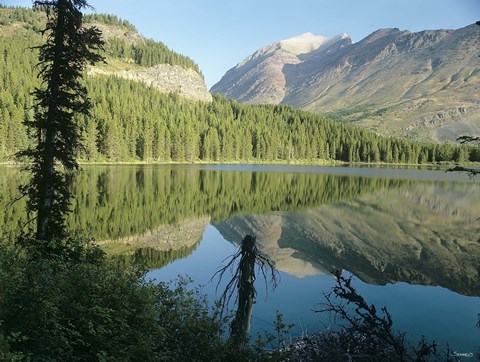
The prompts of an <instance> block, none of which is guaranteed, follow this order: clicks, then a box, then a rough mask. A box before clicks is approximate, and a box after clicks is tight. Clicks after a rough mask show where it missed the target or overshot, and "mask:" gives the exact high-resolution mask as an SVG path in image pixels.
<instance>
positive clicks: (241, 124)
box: [0, 8, 480, 163]
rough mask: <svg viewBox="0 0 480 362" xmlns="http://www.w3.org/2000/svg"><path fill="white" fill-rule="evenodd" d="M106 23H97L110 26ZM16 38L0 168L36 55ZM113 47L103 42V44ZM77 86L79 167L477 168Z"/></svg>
mask: <svg viewBox="0 0 480 362" xmlns="http://www.w3.org/2000/svg"><path fill="white" fill-rule="evenodd" d="M0 10H1V11H2V14H3V12H4V11H7V10H8V11H10V12H12V10H11V9H10V8H8V9H0ZM22 11H23V12H22ZM22 11H17V10H16V13H15V14H17V15H15V16H14V15H11V18H12V19H16V18H18V17H21V16H23V15H22V14H24V12H25V11H26V10H22ZM25 14H27V15H25V16H26V17H27V18H26V20H27V21H30V20H28V19H30V18H31V19H33V20H34V19H35V16H34V15H32V14H35V12H33V11H26V13H25ZM2 16H3V15H2ZM29 17H30V18H29ZM98 19H99V18H97V20H98ZM112 19H113V20H112ZM112 19H111V20H108V18H107V20H105V21H106V22H108V21H111V22H116V21H120V20H118V19H116V18H112ZM33 20H32V22H33ZM122 24H123V23H122ZM127 26H128V24H127ZM20 34H21V36H18V35H15V36H13V35H12V34H10V35H6V36H0V69H1V70H2V72H0V84H1V85H2V87H1V89H0V161H6V160H12V159H14V158H15V153H16V152H18V151H19V150H20V149H23V148H25V146H26V145H27V144H28V142H29V140H28V137H27V135H26V132H25V128H24V126H23V125H22V122H23V120H24V119H27V118H30V119H31V117H32V112H31V106H32V97H31V92H32V90H33V88H34V86H37V85H38V82H39V81H38V79H37V78H36V77H35V76H34V74H35V70H34V68H35V64H36V62H37V60H36V59H37V57H36V54H35V51H34V50H32V49H31V46H32V45H35V44H37V43H38V35H37V34H35V33H33V32H31V31H24V32H23V33H20ZM120 43H121V42H119V44H120ZM155 44H159V43H155ZM117 45H118V44H115V42H112V43H111V44H110V45H109V46H110V49H113V48H115V47H116V46H117ZM123 45H125V44H123ZM123 45H122V44H120V45H119V46H118V48H116V49H117V50H115V56H117V57H122V56H125V55H126V54H124V52H125V51H126V50H125V48H122V46H123ZM161 46H163V44H162V45H161ZM161 46H160V45H158V47H161ZM142 47H144V48H142ZM158 47H157V46H156V45H152V44H145V45H142V46H139V47H138V48H135V49H136V50H135V51H134V52H136V53H137V55H136V56H135V55H134V57H136V60H135V61H137V62H139V63H142V62H143V61H144V60H142V59H144V57H146V59H147V58H148V59H154V58H155V59H156V55H155V54H157V53H156V50H155V49H157V48H158ZM132 49H133V48H132ZM132 49H130V50H128V51H132ZM141 49H150V50H146V51H145V52H143V51H142V50H141ZM167 53H168V52H167ZM170 53H171V52H170ZM170 53H168V54H170ZM172 54H173V53H172ZM173 58H175V57H174V56H173V55H172V59H173ZM145 61H146V62H147V63H148V64H149V62H155V61H156V60H155V61H153V60H145ZM162 61H165V60H162ZM87 86H88V90H89V95H90V97H91V99H92V103H93V105H94V106H93V109H92V115H93V117H91V118H90V119H80V120H79V121H80V124H81V127H82V130H83V135H84V145H85V149H84V150H79V152H81V157H82V158H83V159H84V160H89V161H146V162H169V161H179V162H183V161H187V162H195V161H199V160H203V161H239V162H241V161H249V162H252V161H287V162H290V161H315V160H340V161H351V162H357V161H361V162H391V163H399V162H400V163H425V162H439V161H456V162H463V161H468V160H470V161H479V160H480V150H479V148H478V147H467V146H461V147H456V146H454V145H450V144H422V143H417V142H413V141H407V140H400V139H393V138H386V137H380V136H378V135H376V134H374V133H372V132H369V131H367V130H365V129H362V128H358V127H354V126H350V125H346V124H339V123H336V122H334V121H331V120H328V119H327V118H325V117H323V116H320V115H316V114H310V113H307V112H303V111H299V110H295V109H293V108H291V107H288V106H251V105H241V104H237V103H236V102H234V101H230V100H227V99H225V98H222V97H220V96H216V97H215V98H214V101H213V102H212V103H202V102H193V101H188V100H185V99H183V98H181V97H179V96H178V95H177V94H170V95H168V94H161V93H159V92H158V91H156V90H154V89H152V88H149V87H147V86H146V85H144V84H141V83H135V82H131V81H128V80H124V79H119V78H116V77H113V76H95V77H89V78H88V79H87Z"/></svg>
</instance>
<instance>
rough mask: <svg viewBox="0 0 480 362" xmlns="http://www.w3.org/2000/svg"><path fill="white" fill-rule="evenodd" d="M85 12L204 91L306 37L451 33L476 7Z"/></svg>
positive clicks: (317, 0)
mask: <svg viewBox="0 0 480 362" xmlns="http://www.w3.org/2000/svg"><path fill="white" fill-rule="evenodd" d="M0 3H2V4H4V5H16V6H31V3H32V2H31V1H29V0H0ZM90 4H91V5H92V6H93V7H94V8H95V9H96V11H97V12H102V13H111V14H115V15H117V16H119V17H121V18H124V19H127V20H129V21H130V22H132V23H133V24H134V25H135V26H136V27H137V29H138V30H139V31H140V32H141V33H142V34H143V35H145V36H147V37H149V38H153V39H155V40H160V41H162V42H164V43H165V44H166V45H167V46H168V47H169V48H171V49H173V50H175V51H177V52H180V53H182V54H185V55H188V56H190V57H191V58H192V59H193V60H194V61H195V62H197V63H198V64H199V65H200V68H201V69H202V71H203V73H204V75H205V80H206V82H207V85H208V87H211V86H212V85H213V84H214V83H216V82H217V81H219V80H220V78H221V77H222V75H223V74H224V73H225V72H226V71H227V70H228V69H230V68H231V67H233V66H235V65H236V64H237V63H238V62H240V61H242V60H243V59H244V58H245V57H247V56H248V55H250V54H251V53H253V52H254V51H255V50H257V49H259V48H261V47H263V46H265V45H268V44H271V43H273V42H276V41H279V40H281V39H286V38H290V37H292V36H295V35H299V34H302V33H305V32H312V33H314V34H316V35H326V36H332V35H337V34H340V33H347V34H348V35H350V36H351V37H352V39H353V40H354V41H359V40H361V39H362V38H364V37H365V36H367V35H368V34H370V33H372V32H373V31H375V30H377V29H379V28H385V27H395V28H400V29H407V30H411V31H420V30H424V29H440V28H453V29H456V28H461V27H464V26H467V25H469V24H472V23H474V22H475V21H477V20H480V0H330V1H325V0H290V1H287V0H237V1H230V0H90Z"/></svg>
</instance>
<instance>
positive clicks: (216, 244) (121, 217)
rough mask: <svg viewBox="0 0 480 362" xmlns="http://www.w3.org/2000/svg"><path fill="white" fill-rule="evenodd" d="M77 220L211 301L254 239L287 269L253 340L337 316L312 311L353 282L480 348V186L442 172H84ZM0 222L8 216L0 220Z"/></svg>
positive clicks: (411, 331)
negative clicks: (280, 322) (339, 275)
mask: <svg viewBox="0 0 480 362" xmlns="http://www.w3.org/2000/svg"><path fill="white" fill-rule="evenodd" d="M23 177H24V176H23V175H22V173H21V172H20V171H19V170H18V169H17V168H14V167H1V168H0V188H1V190H2V191H3V192H2V194H1V195H0V208H1V209H2V214H3V215H4V217H3V218H1V217H0V237H2V238H4V239H8V238H14V237H15V235H18V233H19V232H20V229H21V228H22V227H23V225H24V224H25V222H26V220H27V217H26V215H25V213H24V211H23V207H24V205H23V204H22V202H20V203H17V204H15V205H14V206H13V207H7V204H8V202H9V201H10V200H11V199H13V198H14V197H15V193H16V185H18V184H19V183H20V182H21V181H22V179H23ZM72 188H73V190H74V193H75V194H76V199H75V201H74V205H73V208H74V213H73V214H72V216H71V218H70V220H69V224H70V227H71V230H72V231H73V232H79V231H82V230H83V231H84V232H86V233H88V234H89V235H94V236H95V238H97V240H100V241H101V243H102V245H103V246H104V248H105V249H106V250H107V251H108V252H109V253H111V254H119V255H124V256H125V257H141V258H144V259H145V260H146V262H147V264H148V265H149V267H150V268H151V269H152V271H151V272H150V273H149V277H151V278H155V279H157V280H171V279H174V278H176V277H177V276H178V275H185V274H188V275H189V276H190V277H192V278H193V280H194V284H195V285H201V286H202V290H203V292H204V293H206V294H207V295H208V296H209V298H210V299H211V300H214V299H215V285H216V284H215V282H210V278H211V277H212V275H213V274H214V273H215V271H216V270H218V269H219V267H220V266H221V265H222V261H223V260H224V259H225V258H227V257H228V256H229V255H231V254H233V253H234V252H235V249H236V245H238V243H239V242H240V241H241V240H242V238H243V237H244V236H245V235H247V234H250V235H255V236H256V237H257V241H258V243H259V246H260V249H261V250H262V251H263V252H264V253H265V254H266V255H268V256H269V257H270V258H271V259H272V260H273V261H274V263H275V265H276V267H277V268H278V270H279V271H280V274H281V281H280V284H279V286H278V287H277V289H276V290H275V291H271V290H269V291H268V295H266V294H265V286H264V284H263V282H262V281H261V280H260V279H261V278H258V279H257V280H258V281H259V282H258V287H257V289H258V291H259V295H258V298H257V302H256V304H255V306H254V310H253V314H254V317H253V321H252V323H253V325H252V328H253V332H254V333H255V332H257V331H262V330H265V329H271V328H272V327H273V323H272V322H273V320H274V318H275V311H276V310H279V311H280V312H281V313H283V315H284V319H285V321H286V322H288V323H294V324H295V327H294V329H293V330H292V335H293V336H298V335H301V334H302V333H314V332H319V331H321V330H322V329H324V328H325V327H328V326H330V325H331V323H332V320H331V319H330V318H329V317H328V316H326V315H323V314H318V313H314V312H313V310H314V309H315V308H316V307H317V304H318V303H321V302H322V300H323V299H322V297H323V295H322V293H324V292H327V291H329V290H330V288H331V287H332V285H333V284H334V280H333V278H332V277H331V274H330V272H331V271H333V270H338V269H340V270H344V271H345V272H348V273H351V274H353V275H354V276H355V285H356V286H357V288H358V291H359V292H360V293H361V294H362V295H363V296H364V297H365V298H366V299H367V301H368V302H370V303H374V304H376V305H377V306H378V307H380V306H386V307H387V308H388V310H389V311H390V312H391V314H392V316H393V320H394V325H395V327H396V328H398V329H401V330H405V331H406V332H407V336H410V337H411V338H418V337H420V336H422V335H425V336H427V337H428V338H429V339H435V340H436V341H437V342H438V343H445V342H447V341H448V342H449V343H450V345H451V346H452V348H453V349H454V350H456V351H458V352H474V351H476V348H477V347H476V346H478V345H480V329H478V328H475V323H476V321H477V314H478V313H480V297H479V296H480V243H478V242H477V241H478V239H479V237H480V235H479V234H478V233H476V229H477V228H478V227H479V226H480V225H479V222H478V221H477V220H476V219H477V218H478V217H479V216H480V183H479V182H478V181H477V182H475V181H472V180H469V179H468V178H467V177H466V176H465V175H461V174H455V173H445V172H444V170H433V169H431V170H427V169H422V170H417V169H411V168H409V169H401V168H396V169H391V168H380V167H361V168H358V167H313V166H305V167H303V166H265V165H262V166H254V165H178V166H177V165H174V166H157V165H152V166H150V165H149V166H88V167H87V166H86V167H85V168H84V172H83V173H82V174H81V175H80V176H78V177H77V178H76V179H75V180H74V182H73V186H72ZM2 214H0V215H2Z"/></svg>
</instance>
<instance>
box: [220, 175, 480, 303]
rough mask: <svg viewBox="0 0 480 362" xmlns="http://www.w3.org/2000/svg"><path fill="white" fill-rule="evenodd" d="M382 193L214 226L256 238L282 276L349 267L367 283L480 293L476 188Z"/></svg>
mask: <svg viewBox="0 0 480 362" xmlns="http://www.w3.org/2000/svg"><path fill="white" fill-rule="evenodd" d="M469 189H470V190H471V191H472V192H471V193H470V192H467V193H465V190H464V189H458V190H456V189H455V188H453V189H448V192H447V190H446V189H444V188H443V186H441V185H435V184H431V185H428V184H426V185H422V186H421V187H420V186H418V187H415V188H405V189H402V190H384V191H381V192H378V193H376V194H369V195H365V196H362V197H359V198H357V199H355V200H353V201H348V202H341V203H338V204H336V205H328V206H322V207H320V208H313V209H309V210H306V211H303V212H297V213H286V214H285V213H283V214H273V215H253V216H248V217H237V218H234V219H231V220H228V221H225V222H221V223H218V224H216V225H215V227H216V228H217V229H218V230H219V231H220V232H221V233H222V235H223V236H224V237H225V238H226V239H227V240H232V241H237V240H241V238H242V237H243V236H245V235H246V234H250V235H257V241H258V242H259V244H260V248H261V250H262V251H263V252H264V253H265V254H267V255H268V256H269V257H270V258H271V259H272V260H273V261H274V262H275V264H276V265H277V267H278V269H280V270H283V271H285V272H287V273H290V274H293V275H297V276H304V275H309V274H317V273H328V272H330V271H332V270H338V269H340V270H342V269H343V270H348V271H350V272H352V273H353V274H355V275H356V276H358V277H360V278H361V279H362V280H364V281H366V282H368V283H371V284H385V283H396V282H400V281H402V282H407V283H411V284H421V285H440V286H443V287H446V288H449V289H451V290H454V291H456V292H459V293H462V294H465V295H476V296H478V295H480V287H479V285H480V268H479V260H480V244H479V243H478V242H477V239H478V234H477V233H476V228H477V227H478V224H477V222H476V218H477V217H478V215H480V208H479V206H478V205H480V199H479V197H480V194H479V193H478V187H477V185H472V186H471V187H470V188H469Z"/></svg>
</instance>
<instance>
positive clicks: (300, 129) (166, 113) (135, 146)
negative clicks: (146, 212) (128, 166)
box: [82, 77, 480, 163]
mask: <svg viewBox="0 0 480 362" xmlns="http://www.w3.org/2000/svg"><path fill="white" fill-rule="evenodd" d="M88 85H89V91H90V95H91V97H92V101H93V104H94V108H93V117H92V118H91V119H88V120H83V122H82V124H83V127H84V129H85V133H84V135H85V146H86V148H85V154H84V157H86V158H88V159H89V160H93V161H104V160H113V161H121V160H141V161H147V162H151V161H155V162H168V161H177V162H183V161H187V162H195V161H198V160H203V161H227V162H228V161H299V160H308V161H315V160H340V161H348V162H359V161H361V162H389V163H426V162H439V161H457V162H464V161H467V160H471V161H477V160H479V159H480V152H479V149H478V148H471V147H470V148H469V147H466V146H462V147H456V146H453V145H449V144H441V145H440V144H422V143H417V142H413V141H407V140H400V139H393V138H386V137H381V136H378V135H376V134H374V133H372V132H369V131H367V130H365V129H362V128H359V127H355V126H351V125H345V124H339V123H337V122H334V121H331V120H328V119H326V118H325V117H323V116H321V115H316V114H311V113H307V112H303V111H300V110H296V109H293V108H291V107H288V106H271V105H268V106H251V105H242V104H238V103H236V102H235V101H231V100H227V99H225V98H223V97H221V96H215V97H214V101H213V102H212V103H202V102H192V101H188V100H185V99H183V98H181V97H179V96H178V95H176V94H169V95H166V94H161V93H158V92H155V91H154V90H152V89H150V88H148V87H146V86H145V85H143V84H140V83H131V82H128V81H126V80H123V79H118V78H114V77H95V78H90V79H89V80H88Z"/></svg>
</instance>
